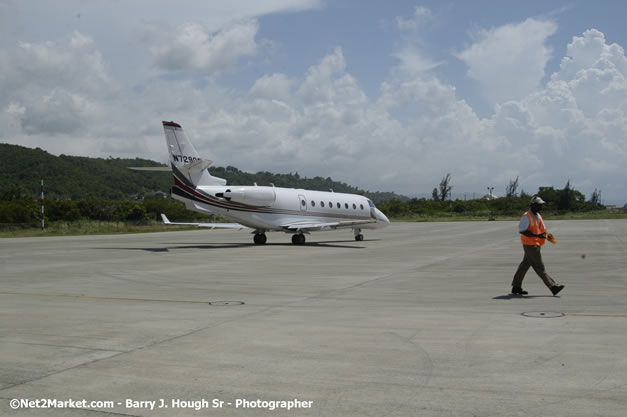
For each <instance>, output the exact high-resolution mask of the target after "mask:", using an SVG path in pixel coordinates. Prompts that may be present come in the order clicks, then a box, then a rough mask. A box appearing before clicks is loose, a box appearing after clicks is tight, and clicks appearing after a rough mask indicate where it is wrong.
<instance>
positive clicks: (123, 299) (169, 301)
mask: <svg viewBox="0 0 627 417" xmlns="http://www.w3.org/2000/svg"><path fill="white" fill-rule="evenodd" d="M0 295H18V296H24V297H61V298H80V299H86V300H109V301H146V302H159V303H184V304H211V302H210V301H193V300H168V299H159V298H126V297H102V296H96V295H72V294H45V293H27V292H10V291H0Z"/></svg>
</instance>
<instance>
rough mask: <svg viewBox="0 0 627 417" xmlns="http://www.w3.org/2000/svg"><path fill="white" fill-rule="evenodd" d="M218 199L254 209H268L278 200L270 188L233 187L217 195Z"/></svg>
mask: <svg viewBox="0 0 627 417" xmlns="http://www.w3.org/2000/svg"><path fill="white" fill-rule="evenodd" d="M216 197H219V198H224V199H225V200H227V201H234V202H236V203H241V204H246V205H249V206H253V207H268V206H270V205H272V203H274V201H275V200H276V193H275V191H274V188H270V187H237V188H235V187H232V188H228V189H226V190H224V192H223V193H217V194H216Z"/></svg>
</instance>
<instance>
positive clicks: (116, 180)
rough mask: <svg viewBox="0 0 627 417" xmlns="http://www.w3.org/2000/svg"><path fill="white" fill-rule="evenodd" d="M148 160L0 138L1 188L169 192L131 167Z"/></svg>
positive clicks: (236, 173)
mask: <svg viewBox="0 0 627 417" xmlns="http://www.w3.org/2000/svg"><path fill="white" fill-rule="evenodd" d="M160 165H162V164H159V163H157V162H154V161H150V160H146V159H139V158H136V159H121V158H109V159H103V158H88V157H81V156H67V155H60V156H55V155H52V154H50V153H48V152H46V151H44V150H42V149H39V148H36V149H31V148H26V147H23V146H19V145H9V144H4V143H0V191H1V190H6V189H8V188H9V187H10V186H11V185H15V184H18V185H20V186H21V187H22V188H23V189H24V190H26V192H27V193H31V194H32V195H33V196H34V195H36V194H37V193H38V192H39V183H40V177H41V176H43V177H44V179H45V186H46V194H47V195H48V196H56V197H58V198H61V199H71V200H84V199H87V198H92V197H97V198H104V199H111V200H121V199H127V198H133V196H135V195H146V194H152V193H155V192H158V191H160V192H164V193H168V192H169V189H170V187H171V186H172V177H171V175H169V174H168V173H164V172H137V171H132V170H129V169H128V167H131V166H160ZM209 171H210V172H211V174H212V175H215V176H217V177H220V178H225V179H226V180H227V181H228V184H253V183H255V182H256V183H257V184H259V185H269V184H274V185H276V186H277V187H288V188H306V189H311V190H321V191H328V190H329V189H333V191H336V192H346V193H356V194H364V195H367V196H368V197H370V198H371V199H372V200H373V201H375V202H378V201H385V200H390V199H402V200H406V198H404V197H403V196H399V195H397V194H394V193H382V192H370V191H363V190H360V189H358V188H356V187H352V186H350V185H348V184H345V183H341V182H337V181H333V180H332V179H331V178H322V177H314V178H303V177H300V176H299V175H298V173H295V174H292V173H290V174H273V173H270V172H257V173H255V174H253V173H248V172H243V171H240V170H239V169H237V168H235V167H231V166H229V167H226V168H223V167H212V168H210V169H209Z"/></svg>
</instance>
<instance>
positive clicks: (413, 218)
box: [390, 211, 627, 222]
mask: <svg viewBox="0 0 627 417" xmlns="http://www.w3.org/2000/svg"><path fill="white" fill-rule="evenodd" d="M521 215H522V213H521ZM542 217H544V218H545V219H546V220H607V219H626V220H627V212H624V211H622V212H619V211H590V212H566V213H543V214H542ZM490 219H493V220H495V221H514V220H516V221H518V220H520V215H499V214H497V215H494V216H490V215H489V214H487V213H480V214H475V215H472V214H458V213H438V214H412V215H404V216H396V217H391V218H390V220H391V221H393V222H483V221H487V220H490Z"/></svg>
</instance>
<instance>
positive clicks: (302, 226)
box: [281, 219, 376, 232]
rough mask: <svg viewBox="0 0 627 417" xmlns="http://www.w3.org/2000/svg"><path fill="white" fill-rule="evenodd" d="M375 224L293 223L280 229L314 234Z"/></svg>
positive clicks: (355, 222)
mask: <svg viewBox="0 0 627 417" xmlns="http://www.w3.org/2000/svg"><path fill="white" fill-rule="evenodd" d="M371 223H376V220H374V219H372V220H351V221H344V222H329V223H319V222H295V223H289V224H284V225H282V226H281V227H282V228H283V229H285V230H286V231H294V232H314V231H320V230H329V229H345V228H350V227H353V228H354V227H359V226H363V225H365V224H371Z"/></svg>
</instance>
